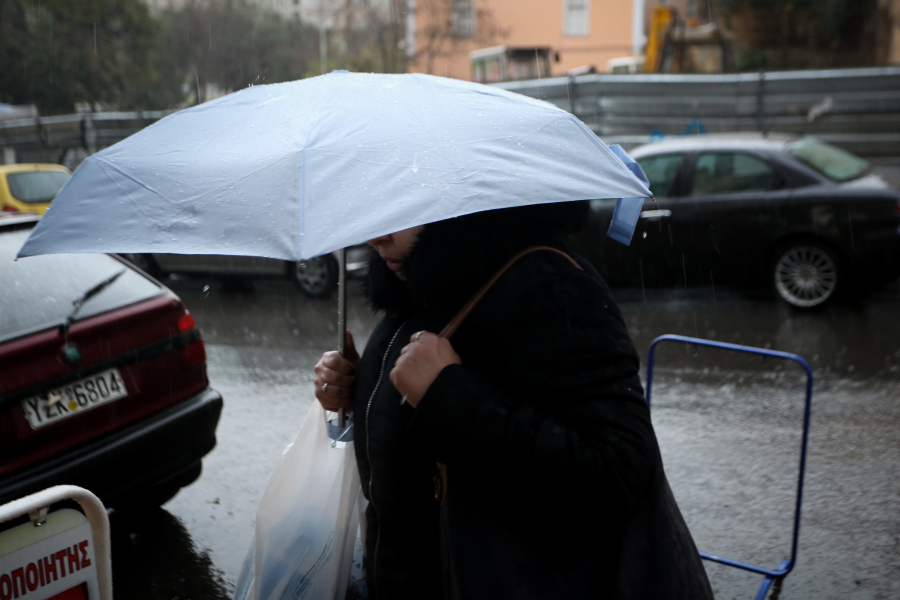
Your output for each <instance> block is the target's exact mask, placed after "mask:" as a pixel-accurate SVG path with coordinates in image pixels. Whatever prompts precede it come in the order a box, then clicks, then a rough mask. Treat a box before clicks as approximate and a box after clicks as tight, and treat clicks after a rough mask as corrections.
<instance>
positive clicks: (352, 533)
mask: <svg viewBox="0 0 900 600" xmlns="http://www.w3.org/2000/svg"><path fill="white" fill-rule="evenodd" d="M364 510H365V499H364V498H363V495H362V488H361V486H360V482H359V472H358V471H357V468H356V459H355V457H354V454H353V442H340V441H339V442H333V441H332V440H331V439H330V438H329V437H328V432H327V429H326V423H325V410H324V409H323V408H322V406H321V405H320V404H319V403H318V402H314V403H313V406H312V408H311V409H310V411H309V414H308V415H307V416H306V420H305V421H304V422H303V425H302V426H301V427H300V431H299V432H298V433H297V438H296V439H295V440H294V443H293V444H291V445H290V446H288V447H287V448H286V449H285V452H284V455H283V456H282V461H281V464H280V465H278V467H277V468H276V469H275V472H274V473H273V474H272V478H271V479H270V480H269V484H268V486H267V487H266V491H265V493H264V494H263V498H262V501H261V502H260V506H259V509H258V510H257V512H256V532H255V534H254V538H253V544H252V545H251V548H250V553H249V554H248V556H247V559H246V561H245V563H244V567H243V569H242V570H241V575H240V577H239V578H238V583H237V588H236V590H235V594H234V598H235V600H330V599H332V598H333V599H334V600H345V599H346V598H359V597H360V596H361V594H362V590H363V586H364V585H365V573H364V571H363V568H362V548H364V547H365V539H364V532H365V524H364V523H363V522H361V521H362V519H363V517H362V513H363V511H364Z"/></svg>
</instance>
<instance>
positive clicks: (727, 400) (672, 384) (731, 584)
mask: <svg viewBox="0 0 900 600" xmlns="http://www.w3.org/2000/svg"><path fill="white" fill-rule="evenodd" d="M167 284H168V285H169V286H170V287H171V288H172V289H173V290H174V291H175V292H176V293H178V294H179V295H180V296H181V297H182V298H183V299H184V301H185V303H186V304H187V306H188V307H189V308H190V310H191V311H192V313H193V314H194V316H195V317H196V320H197V322H198V324H199V326H200V328H201V330H202V332H203V335H204V338H205V340H206V347H207V353H208V357H209V376H210V380H211V382H212V385H213V386H214V387H215V388H216V389H218V390H219V391H221V392H222V394H223V396H224V398H225V409H224V412H223V415H222V419H221V421H220V423H219V429H218V440H219V442H218V446H217V447H216V449H215V450H214V451H213V452H212V453H211V454H210V455H209V456H207V458H206V460H205V462H204V472H203V475H202V476H201V478H200V480H198V481H197V482H196V483H194V484H193V485H192V486H190V487H189V488H187V489H184V490H182V491H181V493H179V494H178V496H176V497H175V498H174V499H173V500H171V501H170V502H169V503H168V504H166V505H165V507H164V508H163V509H162V510H159V511H157V512H155V513H151V514H147V515H143V516H142V517H140V518H126V517H124V516H121V515H116V514H114V515H113V516H112V527H113V551H114V554H113V572H114V574H115V585H116V590H117V593H116V595H117V597H120V598H122V597H127V598H148V599H150V598H152V599H172V598H195V599H200V598H227V597H230V594H231V591H232V590H233V586H234V582H235V581H236V579H237V576H238V573H239V571H240V568H241V564H242V562H243V559H244V557H245V555H246V552H247V549H248V547H249V544H250V540H251V537H252V533H253V522H254V514H255V510H256V506H257V504H258V502H259V499H260V497H261V495H262V492H263V490H264V487H265V484H266V481H267V479H268V476H269V474H270V473H271V472H272V470H273V469H274V467H275V465H276V463H277V461H278V459H279V456H280V455H281V452H282V450H283V448H284V447H285V445H286V444H287V443H288V442H289V441H290V440H291V439H292V438H293V436H294V434H295V433H296V431H297V429H298V427H299V425H300V423H301V421H302V419H303V417H304V415H305V413H306V410H307V409H308V407H309V405H310V403H311V402H312V401H313V391H312V385H311V381H312V366H313V365H314V364H315V362H316V361H317V360H318V357H319V356H320V354H321V353H322V352H323V351H324V350H327V349H330V348H332V347H333V346H334V345H335V341H336V331H335V324H334V321H335V307H336V302H335V300H334V299H330V300H311V299H308V298H305V297H303V296H301V295H300V294H299V293H298V292H297V291H296V290H295V289H294V287H293V285H292V284H290V283H288V282H279V281H259V282H256V283H254V284H250V285H244V286H239V285H238V286H235V285H223V284H222V283H220V282H216V281H213V280H205V279H201V278H187V277H184V278H171V279H169V280H168V281H167ZM351 288H352V292H353V293H352V294H351V298H350V302H349V311H348V312H349V326H350V328H351V330H352V331H353V332H354V333H355V334H356V336H357V340H358V342H359V343H360V346H362V345H363V344H364V342H365V338H366V337H367V335H368V332H369V331H370V330H371V328H372V327H373V325H374V324H375V322H376V317H375V316H374V315H372V314H371V313H370V312H369V311H368V310H367V309H366V308H365V307H364V306H363V304H362V302H361V300H360V298H359V294H358V292H357V291H356V285H355V284H353V283H352V282H351ZM615 296H616V298H617V300H618V302H619V304H620V306H621V308H622V311H623V314H624V316H625V319H626V322H627V323H628V325H629V328H630V331H631V334H632V336H633V338H634V340H635V343H636V345H637V347H638V349H639V351H640V352H641V354H642V356H646V350H647V348H648V346H649V343H650V341H651V340H652V339H653V338H655V337H656V336H658V335H661V334H664V333H677V334H682V335H690V336H697V337H703V338H710V339H716V340H720V341H727V342H733V343H739V344H747V345H753V346H760V347H769V348H773V349H778V350H783V351H788V352H795V353H798V354H800V355H802V356H804V357H806V358H807V359H808V360H809V361H810V364H811V365H812V367H813V369H814V372H815V377H816V382H815V395H814V399H813V413H812V424H811V435H810V442H809V459H808V466H807V478H806V490H805V500H804V505H803V521H802V528H801V534H800V543H799V555H798V563H797V566H796V568H795V570H794V572H793V573H791V575H789V576H788V577H787V579H786V580H785V582H784V585H783V588H782V590H781V597H782V598H817V599H820V598H821V599H824V598H898V597H900V518H898V517H900V468H898V464H900V436H898V434H897V427H898V425H900V407H898V399H897V396H898V392H900V319H898V316H897V312H898V309H900V285H895V286H893V287H892V288H891V289H888V290H886V291H883V292H880V293H878V294H875V295H873V296H871V297H869V298H867V299H865V300H863V301H861V302H858V303H856V304H852V305H840V306H835V307H833V308H830V309H828V310H825V311H822V312H818V313H814V314H798V313H795V312H792V311H790V310H788V309H787V308H786V307H785V306H782V305H780V304H777V303H775V302H772V301H770V300H769V299H766V298H754V297H748V296H745V295H741V294H738V293H736V292H729V291H727V290H721V289H716V290H715V291H714V292H713V290H711V289H687V290H668V291H666V290H656V291H650V290H648V291H647V292H646V295H645V294H644V293H643V292H642V291H641V290H618V291H617V292H616V293H615ZM645 296H646V297H645ZM804 382H805V379H804V376H803V372H802V371H801V370H800V369H799V368H797V367H795V366H792V365H790V364H781V363H780V361H776V360H766V361H763V360H761V359H759V358H756V357H751V358H746V357H734V356H725V355H724V354H722V353H720V352H716V351H712V350H706V349H700V350H699V351H698V350H696V349H694V348H691V347H680V346H674V345H673V346H668V347H667V346H662V347H661V348H660V350H659V352H658V356H657V370H656V376H655V382H654V389H653V420H654V425H655V427H656V429H657V435H658V436H659V439H660V444H661V447H662V450H663V457H664V461H665V464H666V470H667V473H668V476H669V480H670V483H671V485H672V488H673V490H674V493H675V496H676V498H677V499H678V501H679V504H680V506H681V508H682V511H683V512H684V514H685V518H686V519H687V521H688V523H689V525H690V526H691V529H692V531H693V533H694V537H695V539H696V541H697V544H698V546H699V547H700V549H701V550H704V551H707V552H710V553H713V554H717V555H720V556H726V557H728V558H733V559H737V560H741V561H744V562H751V563H754V564H757V565H759V566H762V567H766V568H774V567H777V566H778V564H779V563H780V562H781V561H782V559H784V558H786V557H787V556H788V555H789V553H790V542H791V526H792V514H793V513H792V511H793V499H794V495H795V492H796V477H797V467H798V459H799V444H800V426H801V419H802V406H803V390H804ZM706 565H707V571H708V573H709V575H710V579H711V581H712V583H713V586H714V588H715V590H716V594H717V598H721V599H728V598H752V597H754V596H755V592H756V588H757V586H758V585H759V583H760V581H761V578H760V577H759V576H756V575H751V574H747V573H744V572H741V571H736V570H734V569H731V568H727V567H722V566H718V565H715V564H711V563H706Z"/></svg>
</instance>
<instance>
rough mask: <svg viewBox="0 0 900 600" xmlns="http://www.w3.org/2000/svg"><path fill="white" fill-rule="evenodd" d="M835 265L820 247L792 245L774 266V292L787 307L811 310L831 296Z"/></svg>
mask: <svg viewBox="0 0 900 600" xmlns="http://www.w3.org/2000/svg"><path fill="white" fill-rule="evenodd" d="M837 283H838V267H837V262H836V261H835V259H834V257H833V256H832V254H831V253H830V252H828V251H827V250H826V249H824V248H822V247H819V246H806V245H804V246H792V247H791V248H789V249H788V250H787V251H785V252H784V253H783V254H782V255H781V257H780V258H779V259H778V260H777V261H776V263H775V289H777V290H778V294H779V295H780V296H781V297H782V298H783V299H784V300H785V301H786V302H788V303H789V304H792V305H793V306H797V307H799V308H812V307H814V306H819V305H821V304H824V303H825V302H826V301H828V299H829V298H831V297H832V296H833V295H834V292H835V290H836V289H837Z"/></svg>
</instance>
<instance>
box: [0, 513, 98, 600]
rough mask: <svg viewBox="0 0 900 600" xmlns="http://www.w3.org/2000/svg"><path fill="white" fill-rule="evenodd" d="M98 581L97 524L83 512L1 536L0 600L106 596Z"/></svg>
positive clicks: (90, 599) (55, 515)
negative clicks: (94, 526)
mask: <svg viewBox="0 0 900 600" xmlns="http://www.w3.org/2000/svg"><path fill="white" fill-rule="evenodd" d="M44 528H46V529H44ZM42 529H43V530H44V531H41V530H42ZM47 534H49V537H48V535H47ZM34 540H37V541H34ZM97 581H98V580H97V567H96V559H95V557H94V540H93V536H92V535H91V526H90V524H89V523H88V522H87V520H86V519H85V518H84V515H82V514H81V513H79V512H78V511H75V510H71V509H63V510H60V511H56V512H54V513H51V514H49V515H48V516H47V522H46V523H45V524H43V525H41V526H40V527H35V526H34V524H33V523H25V524H23V525H19V526H18V527H15V528H13V529H10V530H9V531H4V532H3V533H0V600H16V599H18V598H26V599H28V600H53V599H54V598H57V597H59V598H66V599H67V600H68V599H69V598H72V599H73V600H74V599H85V600H93V599H96V598H99V597H100V593H99V586H98V583H97Z"/></svg>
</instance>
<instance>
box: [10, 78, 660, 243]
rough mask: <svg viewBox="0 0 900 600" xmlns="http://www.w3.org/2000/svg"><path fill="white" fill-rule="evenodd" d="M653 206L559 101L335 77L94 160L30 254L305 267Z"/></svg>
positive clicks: (244, 100) (245, 96) (184, 120)
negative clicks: (426, 241) (456, 235)
mask: <svg viewBox="0 0 900 600" xmlns="http://www.w3.org/2000/svg"><path fill="white" fill-rule="evenodd" d="M650 195H651V194H650V191H649V190H648V189H647V187H646V186H645V184H644V182H642V181H641V180H639V179H638V178H637V177H636V176H635V175H634V174H632V172H631V171H630V170H629V169H628V167H626V165H625V163H624V162H623V160H622V159H621V158H619V157H618V156H617V155H616V154H615V153H614V152H613V151H611V150H610V149H609V148H608V147H607V146H606V145H604V144H603V142H601V141H600V140H599V139H598V138H597V136H595V135H594V134H593V132H591V131H590V130H589V129H588V128H587V127H586V126H585V125H584V124H583V123H582V122H581V121H579V120H578V119H577V118H576V117H574V116H573V115H571V114H570V113H568V112H566V111H564V110H561V109H559V108H557V107H555V106H553V105H551V104H548V103H546V102H542V101H539V100H535V99H532V98H528V97H525V96H521V95H519V94H515V93H511V92H507V91H504V90H501V89H497V88H492V87H488V86H484V85H480V84H476V83H469V82H464V81H458V80H453V79H446V78H442V77H433V76H429V75H377V74H361V73H357V74H351V73H346V72H335V73H331V74H328V75H323V76H320V77H314V78H311V79H305V80H301V81H294V82H290V83H281V84H273V85H265V86H254V87H250V88H247V89H244V90H241V91H240V92H236V93H234V94H231V95H229V96H225V97H223V98H219V99H218V100H214V101H211V102H208V103H205V104H202V105H199V106H195V107H193V108H189V109H186V110H182V111H180V112H178V113H175V114H173V115H170V116H168V117H166V118H164V119H162V120H160V121H158V122H157V123H155V124H153V125H151V126H150V127H147V128H146V129H143V130H141V131H140V132H138V133H136V134H134V135H132V136H131V137H129V138H127V139H125V140H123V141H121V142H119V143H118V144H116V145H114V146H111V147H109V148H107V149H105V150H103V151H101V152H99V153H97V154H94V155H93V156H91V157H89V158H88V159H87V160H85V161H84V163H83V164H82V165H81V166H80V167H79V168H78V170H77V171H76V172H75V174H74V176H73V177H72V178H71V179H70V180H69V182H68V183H67V184H66V186H65V187H64V188H63V189H62V190H61V191H60V193H59V195H58V196H57V198H56V199H55V200H54V201H53V204H52V205H51V208H50V210H49V211H48V212H47V214H46V216H44V218H43V219H42V220H41V222H40V223H39V224H38V226H37V227H36V228H35V229H34V231H33V233H32V235H31V236H30V238H29V239H28V241H27V242H26V243H25V245H24V246H23V247H22V250H21V251H20V252H19V256H31V255H37V254H49V253H56V252H129V253H140V252H166V253H179V254H226V255H246V256H266V257H272V258H280V259H285V260H301V259H306V258H311V257H313V256H318V255H321V254H324V253H327V252H330V251H333V250H336V249H338V248H342V247H346V246H349V245H352V244H356V243H360V242H363V241H365V240H367V239H371V238H373V237H377V236H379V235H383V234H386V233H391V232H394V231H399V230H402V229H406V228H408V227H413V226H416V225H421V224H425V223H431V222H434V221H440V220H444V219H448V218H451V217H456V216H460V215H464V214H469V213H474V212H479V211H484V210H490V209H496V208H504V207H510V206H520V205H527V204H540V203H547V202H560V201H567V200H581V199H591V198H643V197H648V196H650ZM629 237H630V236H629Z"/></svg>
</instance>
